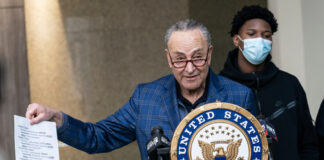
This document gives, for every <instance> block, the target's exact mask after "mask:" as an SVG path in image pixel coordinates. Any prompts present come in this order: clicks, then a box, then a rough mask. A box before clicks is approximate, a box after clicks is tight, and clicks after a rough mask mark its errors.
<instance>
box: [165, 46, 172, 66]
mask: <svg viewBox="0 0 324 160" xmlns="http://www.w3.org/2000/svg"><path fill="white" fill-rule="evenodd" d="M164 52H165V55H166V57H167V59H168V64H169V67H170V68H172V63H171V59H170V52H169V50H168V49H167V48H166V49H164Z"/></svg>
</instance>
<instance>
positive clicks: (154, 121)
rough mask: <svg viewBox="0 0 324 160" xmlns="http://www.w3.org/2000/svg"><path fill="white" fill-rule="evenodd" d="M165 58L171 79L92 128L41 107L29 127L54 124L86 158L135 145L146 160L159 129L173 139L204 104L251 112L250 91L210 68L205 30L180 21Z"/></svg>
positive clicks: (34, 108)
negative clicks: (47, 122) (155, 130)
mask: <svg viewBox="0 0 324 160" xmlns="http://www.w3.org/2000/svg"><path fill="white" fill-rule="evenodd" d="M165 43H166V49H165V53H166V57H167V59H168V63H169V67H170V68H171V69H172V72H173V74H170V75H167V76H164V77H162V78H160V79H158V80H156V81H153V82H150V83H145V84H140V85H138V86H137V87H136V89H135V91H134V93H133V95H132V96H131V98H130V99H129V101H128V102H126V104H125V105H124V106H123V107H122V108H121V109H119V110H118V111H117V112H115V113H114V114H112V115H110V116H108V117H107V118H105V119H103V120H101V121H99V122H97V123H95V124H93V123H84V122H82V121H79V120H77V119H74V118H72V117H70V116H69V115H67V114H65V113H63V112H61V111H57V110H55V109H52V108H49V107H46V106H42V105H40V104H30V105H29V106H28V108H27V112H26V117H27V118H28V119H30V122H31V124H35V123H39V122H41V121H44V120H50V121H54V122H56V124H57V127H58V128H57V132H58V138H59V140H61V141H63V142H65V143H67V144H69V145H71V146H73V147H75V148H78V149H80V150H83V151H85V152H88V153H100V152H109V151H111V150H114V149H116V148H119V147H122V146H124V145H126V144H129V143H131V142H132V141H134V140H137V142H138V146H139V149H140V152H141V158H142V159H147V158H148V156H147V150H146V142H147V141H148V139H150V137H151V129H152V127H154V126H156V125H159V126H161V127H162V128H163V130H164V133H165V135H166V136H167V137H168V138H169V139H171V138H172V135H173V132H174V130H175V129H176V127H177V125H178V124H179V122H180V121H181V119H183V118H184V116H186V115H187V114H188V113H189V112H190V111H191V110H193V109H195V108H197V107H198V106H201V105H203V104H206V103H211V102H216V101H221V102H229V103H234V104H236V105H239V106H241V107H244V108H246V109H247V110H249V111H250V112H252V113H254V112H255V106H254V101H253V96H252V93H251V91H250V90H249V89H248V88H247V87H244V86H243V85H240V84H238V83H236V82H233V81H231V80H229V79H226V78H224V77H221V76H217V75H216V74H214V73H213V72H212V70H211V69H210V68H209V66H210V63H211V56H212V51H213V47H212V45H211V37H210V33H209V32H208V30H207V28H206V27H205V26H203V25H202V24H200V23H198V22H196V21H193V20H185V21H179V22H177V23H176V24H174V25H173V26H171V27H170V28H169V29H168V30H167V32H166V35H165Z"/></svg>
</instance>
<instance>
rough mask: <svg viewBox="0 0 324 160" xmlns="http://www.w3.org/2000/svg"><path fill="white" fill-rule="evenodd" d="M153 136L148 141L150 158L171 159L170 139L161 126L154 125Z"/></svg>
mask: <svg viewBox="0 0 324 160" xmlns="http://www.w3.org/2000/svg"><path fill="white" fill-rule="evenodd" d="M151 135H152V138H151V139H149V140H148V141H147V143H146V150H147V154H148V156H149V159H150V160H168V159H170V155H169V153H170V140H169V139H168V137H166V136H165V135H164V134H163V129H162V127H161V126H154V127H153V128H152V130H151Z"/></svg>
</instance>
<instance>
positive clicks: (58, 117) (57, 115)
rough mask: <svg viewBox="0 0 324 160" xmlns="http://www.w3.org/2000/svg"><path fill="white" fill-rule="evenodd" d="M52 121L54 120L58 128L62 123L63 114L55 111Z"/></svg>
mask: <svg viewBox="0 0 324 160" xmlns="http://www.w3.org/2000/svg"><path fill="white" fill-rule="evenodd" d="M52 120H53V121H54V122H56V128H59V127H60V126H62V123H63V115H62V112H61V111H56V112H55V113H54V116H53V119H52Z"/></svg>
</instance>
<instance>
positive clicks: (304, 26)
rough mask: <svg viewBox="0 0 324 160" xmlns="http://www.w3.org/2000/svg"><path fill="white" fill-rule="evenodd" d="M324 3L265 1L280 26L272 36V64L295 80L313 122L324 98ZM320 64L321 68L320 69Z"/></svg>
mask: <svg viewBox="0 0 324 160" xmlns="http://www.w3.org/2000/svg"><path fill="white" fill-rule="evenodd" d="M323 7H324V1H322V0H307V1H302V0H284V1H282V0H268V8H269V9H270V10H271V11H272V12H273V13H274V15H275V17H276V18H277V20H278V23H279V31H278V32H277V33H275V35H274V45H273V51H272V55H273V61H274V62H275V63H276V64H277V65H278V66H279V68H281V69H282V70H284V71H287V72H289V73H291V74H293V75H295V76H297V77H298V79H299V81H300V82H301V84H302V85H303V87H304V89H305V91H306V94H307V98H308V104H309V107H310V111H311V114H312V117H313V119H315V118H316V115H317V111H318V108H319V105H320V103H321V101H322V99H323V97H324V84H323V83H324V64H323V63H320V62H321V61H323V60H324V54H323V53H322V52H323V49H322V47H321V46H324V31H323V29H324V11H322V9H323ZM321 64H322V65H321Z"/></svg>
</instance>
